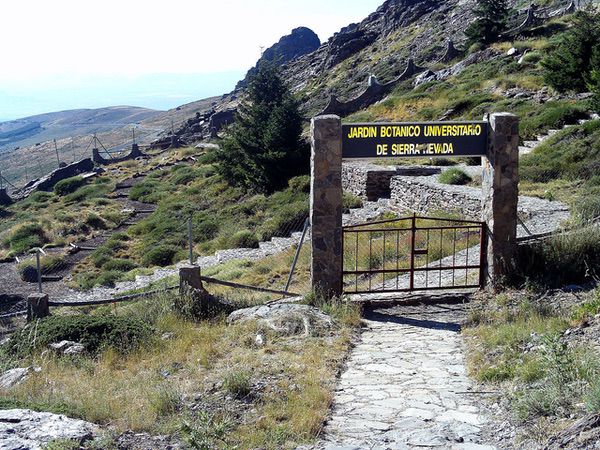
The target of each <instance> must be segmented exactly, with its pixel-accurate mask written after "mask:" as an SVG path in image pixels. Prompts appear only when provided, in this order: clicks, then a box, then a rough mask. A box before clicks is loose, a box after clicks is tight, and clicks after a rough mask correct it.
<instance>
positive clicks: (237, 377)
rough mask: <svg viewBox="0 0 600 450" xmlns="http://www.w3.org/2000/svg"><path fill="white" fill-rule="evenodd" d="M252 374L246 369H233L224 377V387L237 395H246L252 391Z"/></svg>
mask: <svg viewBox="0 0 600 450" xmlns="http://www.w3.org/2000/svg"><path fill="white" fill-rule="evenodd" d="M251 387H252V386H251V384H250V374H249V373H248V372H247V371H245V370H232V371H230V372H229V373H227V374H226V375H225V378H224V379H223V388H224V389H225V390H226V391H228V392H229V393H231V394H233V395H235V396H237V397H245V396H247V395H248V394H249V393H250V391H251Z"/></svg>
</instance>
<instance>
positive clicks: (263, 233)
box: [258, 202, 309, 241]
mask: <svg viewBox="0 0 600 450" xmlns="http://www.w3.org/2000/svg"><path fill="white" fill-rule="evenodd" d="M308 212H309V211H308V205H307V204H306V203H305V202H297V203H293V204H291V205H287V206H285V207H284V208H282V209H281V210H280V211H278V213H277V215H276V216H275V217H273V218H271V219H269V220H267V221H266V222H265V223H264V224H263V225H262V226H261V227H259V230H258V235H259V239H260V240H261V241H268V240H269V239H271V238H272V237H275V236H277V237H287V236H289V235H290V234H291V233H293V232H294V231H301V230H302V228H303V226H304V220H306V218H307V217H308Z"/></svg>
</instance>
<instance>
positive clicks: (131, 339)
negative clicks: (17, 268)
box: [8, 314, 153, 356]
mask: <svg viewBox="0 0 600 450" xmlns="http://www.w3.org/2000/svg"><path fill="white" fill-rule="evenodd" d="M32 327H35V333H33V332H32ZM152 334H153V329H152V328H151V327H150V326H149V325H148V324H147V323H145V322H144V321H142V320H140V319H138V318H135V317H121V316H113V315H109V314H102V315H89V314H86V315H74V316H50V317H47V318H45V319H43V320H40V321H38V322H35V323H33V324H31V325H29V326H27V327H25V328H24V329H23V330H22V331H21V332H19V333H17V334H16V335H15V337H16V338H13V339H11V341H10V343H9V344H8V345H9V350H10V351H11V353H13V354H19V355H23V356H25V355H28V354H31V353H32V352H34V351H35V350H38V349H43V348H45V347H47V346H48V344H51V343H54V342H60V341H63V340H68V341H74V342H81V343H82V344H83V345H84V346H85V348H86V350H87V351H88V352H90V353H96V352H98V351H101V350H103V349H105V348H107V347H113V348H114V349H115V350H117V351H119V352H127V351H130V350H132V349H135V348H137V347H138V346H140V345H142V344H144V343H147V342H148V341H149V340H150V339H151V337H152Z"/></svg>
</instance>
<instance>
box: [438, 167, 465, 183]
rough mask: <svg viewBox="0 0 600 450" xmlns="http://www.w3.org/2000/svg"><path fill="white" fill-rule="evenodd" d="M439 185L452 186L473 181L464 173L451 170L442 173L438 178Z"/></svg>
mask: <svg viewBox="0 0 600 450" xmlns="http://www.w3.org/2000/svg"><path fill="white" fill-rule="evenodd" d="M439 181H440V183H443V184H452V185H460V186H462V185H465V184H469V183H470V182H471V181H473V179H472V178H471V177H470V176H469V175H468V174H467V173H466V172H465V171H464V170H461V169H458V168H455V167H453V168H451V169H448V170H445V171H443V172H442V173H441V174H440V176H439Z"/></svg>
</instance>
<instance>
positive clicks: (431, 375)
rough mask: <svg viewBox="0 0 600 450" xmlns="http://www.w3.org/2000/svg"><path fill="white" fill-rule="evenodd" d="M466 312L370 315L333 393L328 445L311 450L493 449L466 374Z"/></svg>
mask: <svg viewBox="0 0 600 450" xmlns="http://www.w3.org/2000/svg"><path fill="white" fill-rule="evenodd" d="M465 314H466V313H465V306H463V305H429V306H414V307H409V306H396V307H393V308H389V309H374V310H372V311H369V312H367V314H366V323H367V326H368V327H367V328H366V329H365V330H364V332H363V334H362V337H361V340H360V342H359V343H358V345H357V346H356V347H355V348H354V350H353V351H352V354H351V356H350V359H349V361H348V364H347V368H346V370H345V371H344V373H343V374H342V376H341V379H340V381H339V385H338V388H337V390H336V392H335V399H334V405H333V409H332V413H331V419H330V420H329V421H328V423H327V424H326V426H325V429H324V435H323V440H322V441H321V442H319V443H318V444H317V445H315V446H312V447H305V448H311V449H315V450H323V449H327V450H333V449H340V450H341V449H345V450H351V449H352V450H353V449H394V450H396V449H398V450H401V449H414V448H448V449H465V450H466V449H473V450H475V449H480V450H484V449H493V448H494V447H493V446H490V445H486V443H485V438H484V437H483V432H482V428H483V426H484V425H485V423H486V421H487V420H486V418H485V417H484V416H482V415H481V414H480V410H479V408H478V401H479V400H480V399H479V398H478V397H479V396H478V394H477V393H475V392H472V385H471V383H470V381H469V378H468V377H467V374H466V369H465V361H464V352H463V341H462V338H461V335H460V322H461V321H463V320H464V318H465Z"/></svg>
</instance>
